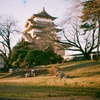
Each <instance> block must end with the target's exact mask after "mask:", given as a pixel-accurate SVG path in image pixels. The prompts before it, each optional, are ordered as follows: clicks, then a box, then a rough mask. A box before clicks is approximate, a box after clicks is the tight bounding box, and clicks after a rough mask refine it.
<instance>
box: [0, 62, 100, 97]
mask: <svg viewBox="0 0 100 100" xmlns="http://www.w3.org/2000/svg"><path fill="white" fill-rule="evenodd" d="M53 66H57V67H59V68H60V70H59V73H62V72H63V73H64V74H66V75H69V78H63V79H60V78H59V77H56V76H50V75H49V71H48V69H50V68H51V67H53ZM46 68H47V71H46V72H45V73H41V74H39V75H37V76H35V77H28V78H25V77H22V74H19V73H15V74H9V73H0V97H16V98H17V97H21V98H34V97H35V98H37V97H39V98H44V97H68V96H89V97H96V98H100V61H99V62H95V61H79V62H66V63H62V64H52V65H48V66H47V67H46Z"/></svg>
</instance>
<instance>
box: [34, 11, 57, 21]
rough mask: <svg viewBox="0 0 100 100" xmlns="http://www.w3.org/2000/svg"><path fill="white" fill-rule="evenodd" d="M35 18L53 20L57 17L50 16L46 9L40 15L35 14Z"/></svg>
mask: <svg viewBox="0 0 100 100" xmlns="http://www.w3.org/2000/svg"><path fill="white" fill-rule="evenodd" d="M34 16H36V17H43V18H50V19H52V20H54V19H56V18H57V17H52V16H51V15H49V14H48V13H47V12H46V11H45V9H43V11H41V12H40V13H38V14H34Z"/></svg>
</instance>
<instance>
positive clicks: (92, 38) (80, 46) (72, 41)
mask: <svg viewBox="0 0 100 100" xmlns="http://www.w3.org/2000/svg"><path fill="white" fill-rule="evenodd" d="M95 31H96V28H95V29H94V30H90V31H88V32H87V31H86V32H85V33H84V31H83V30H81V29H80V27H79V26H77V25H76V24H75V25H73V28H72V29H71V30H70V31H68V30H67V33H66V30H63V35H64V37H65V41H64V42H63V41H62V43H64V44H65V43H66V44H69V45H71V46H73V47H75V48H74V49H68V48H67V50H72V51H80V52H81V53H82V54H83V55H84V58H85V59H90V54H91V52H92V50H93V49H95V48H96V47H97V42H96V41H97V35H96V34H95V33H96V32H95Z"/></svg>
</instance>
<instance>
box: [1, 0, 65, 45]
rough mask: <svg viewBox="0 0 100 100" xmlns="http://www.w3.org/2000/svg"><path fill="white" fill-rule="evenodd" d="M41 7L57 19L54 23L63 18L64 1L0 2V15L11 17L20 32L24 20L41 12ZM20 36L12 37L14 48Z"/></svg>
mask: <svg viewBox="0 0 100 100" xmlns="http://www.w3.org/2000/svg"><path fill="white" fill-rule="evenodd" d="M43 7H44V8H45V10H46V11H47V12H48V13H49V14H50V15H51V16H53V17H57V19H56V22H59V21H60V20H62V18H63V16H64V13H65V8H66V5H65V1H64V0H0V14H2V15H8V16H13V17H14V18H15V19H16V20H18V25H19V27H20V28H21V30H23V29H24V25H25V22H26V20H27V19H28V18H30V17H31V16H32V15H33V14H36V13H38V12H40V11H42V10H43ZM21 36H22V34H20V35H16V38H13V37H12V41H13V42H12V43H11V45H12V46H14V45H15V44H16V41H19V39H20V38H21Z"/></svg>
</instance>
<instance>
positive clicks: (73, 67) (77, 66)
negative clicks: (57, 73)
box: [62, 62, 100, 71]
mask: <svg viewBox="0 0 100 100" xmlns="http://www.w3.org/2000/svg"><path fill="white" fill-rule="evenodd" d="M97 65H100V62H86V63H82V64H81V63H79V64H76V65H72V66H69V67H64V68H62V71H73V70H76V69H81V68H87V67H92V66H97Z"/></svg>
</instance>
